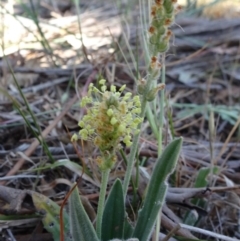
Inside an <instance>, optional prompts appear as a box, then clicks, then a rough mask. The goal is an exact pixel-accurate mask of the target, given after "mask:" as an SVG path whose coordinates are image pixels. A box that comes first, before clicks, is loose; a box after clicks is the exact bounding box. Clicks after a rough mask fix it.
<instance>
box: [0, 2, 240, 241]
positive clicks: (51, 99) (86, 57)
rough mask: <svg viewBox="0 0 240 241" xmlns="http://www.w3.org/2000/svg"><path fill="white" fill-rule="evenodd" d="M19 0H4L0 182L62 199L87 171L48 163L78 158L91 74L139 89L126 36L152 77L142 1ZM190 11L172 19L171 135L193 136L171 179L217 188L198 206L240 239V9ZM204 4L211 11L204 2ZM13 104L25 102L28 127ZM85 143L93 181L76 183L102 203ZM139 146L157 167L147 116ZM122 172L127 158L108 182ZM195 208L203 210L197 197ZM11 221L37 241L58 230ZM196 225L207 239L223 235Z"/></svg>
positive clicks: (203, 219) (207, 223)
mask: <svg viewBox="0 0 240 241" xmlns="http://www.w3.org/2000/svg"><path fill="white" fill-rule="evenodd" d="M11 3H12V2H11V1H8V3H6V2H5V1H2V2H1V11H2V12H1V19H2V23H1V26H0V28H1V41H2V43H1V45H2V46H3V47H4V54H5V55H6V58H4V56H3V55H4V54H3V51H0V67H1V69H0V182H1V184H2V185H7V186H9V187H14V188H20V189H30V190H36V191H38V192H41V193H42V194H44V195H46V196H48V197H51V198H53V200H55V201H56V202H58V203H61V201H62V199H63V197H64V196H65V194H66V193H67V191H68V190H69V185H70V183H72V182H73V181H75V180H76V179H77V178H78V177H79V176H81V174H82V173H81V172H80V171H78V170H73V169H71V168H70V167H68V166H67V164H66V165H65V166H64V165H63V166H61V167H58V168H51V167H52V166H50V167H48V168H46V169H43V170H42V169H41V168H42V167H44V166H46V164H49V163H50V164H51V163H52V161H53V162H59V161H60V160H63V159H69V160H72V161H75V162H77V163H81V162H80V160H79V155H78V153H76V150H75V148H74V147H73V145H72V143H71V141H70V137H71V135H72V133H74V132H76V131H78V126H77V123H78V120H79V119H80V118H81V116H82V115H83V111H82V110H80V108H79V104H78V101H79V99H80V98H81V96H83V95H84V94H85V93H86V88H87V85H88V84H89V83H90V82H96V80H97V79H98V78H99V76H104V77H105V78H106V79H107V80H108V81H109V82H110V83H115V84H116V85H122V84H127V86H128V88H129V89H130V90H131V91H135V87H134V74H135V69H134V64H133V63H132V59H131V56H130V54H129V49H128V45H127V44H126V41H127V42H128V43H129V46H130V48H131V49H132V51H133V53H134V54H135V56H138V65H139V70H140V73H141V75H142V77H144V75H145V73H146V67H145V65H144V58H143V57H144V52H143V51H142V48H141V47H139V46H140V41H141V40H140V37H139V35H140V33H141V28H142V27H140V26H141V25H140V23H139V22H136V20H137V19H138V15H139V7H138V6H137V5H135V4H134V1H133V2H132V3H131V4H127V3H122V5H121V6H118V7H117V6H116V5H117V4H116V5H114V4H104V1H99V2H97V3H96V2H95V1H92V0H90V1H82V2H81V6H80V9H79V11H80V12H81V14H80V17H77V15H76V13H78V9H77V8H76V6H75V5H74V4H73V3H72V2H71V1H56V2H54V1H42V2H41V4H40V5H39V6H38V5H37V1H36V2H35V1H34V2H33V5H31V4H30V3H31V1H29V2H28V1H26V5H21V4H15V5H12V4H11ZM13 3H14V2H13ZM24 6H25V7H24ZM231 6H232V5H231ZM237 7H238V4H236V5H235V8H234V12H238V11H239V10H238V8H237ZM119 9H121V11H120V10H119ZM223 9H225V7H224V8H223ZM190 10H192V8H190ZM190 10H189V11H183V12H181V13H180V14H179V15H178V17H177V19H176V24H174V25H173V28H172V29H173V32H174V36H173V39H172V42H171V49H170V51H169V52H168V55H167V59H166V66H167V73H166V76H167V79H166V83H167V85H166V103H167V105H166V111H165V116H166V122H165V127H166V128H165V129H166V132H165V133H164V136H165V138H164V144H166V143H167V142H168V141H169V140H168V137H169V134H170V133H171V134H173V135H175V136H183V137H184V145H183V150H182V153H181V159H180V160H179V164H178V167H177V171H176V173H175V177H172V179H171V180H170V182H171V185H172V186H174V187H178V188H180V187H182V188H183V187H184V188H189V189H188V190H192V189H191V188H193V187H200V186H201V187H204V188H206V187H209V188H210V189H211V190H212V192H211V195H208V196H207V197H205V198H204V199H203V200H202V202H204V203H203V205H202V206H201V205H200V206H201V207H202V208H203V209H204V210H205V213H201V211H200V210H198V215H199V217H200V218H199V222H198V223H197V226H198V227H200V228H202V229H206V230H211V231H213V232H215V233H218V234H224V235H226V236H228V237H233V238H234V237H235V238H236V240H239V239H240V226H239V223H240V220H239V207H240V199H239V195H240V189H239V186H238V184H239V183H240V175H239V174H240V173H239V172H240V145H239V137H240V131H239V130H240V128H239V124H240V105H239V101H240V65H239V60H240V45H239V40H240V18H237V16H238V14H229V13H230V12H229V11H227V12H228V14H226V11H223V10H221V11H222V12H224V14H219V15H221V17H222V16H224V17H226V16H227V18H217V19H216V16H219V15H217V14H213V15H210V16H211V17H212V18H215V19H214V20H213V19H212V20H210V19H208V18H206V17H200V16H199V15H198V16H196V15H191V16H189V15H190V14H189V13H190ZM214 10H215V11H216V8H214ZM235 10H236V11H235ZM33 12H35V15H34V14H33ZM209 12H211V11H210V10H209ZM217 12H218V13H219V12H220V11H217ZM204 14H205V15H208V16H209V13H207V10H205V12H204ZM36 16H37V19H36V18H35V17H36ZM34 18H35V23H34V21H33V20H32V19H34ZM38 24H39V28H38ZM3 29H4V31H3ZM40 30H41V31H40ZM80 32H81V33H82V35H81V34H80ZM3 40H4V41H3ZM122 52H123V53H124V54H125V57H126V59H128V61H129V64H126V62H125V61H124V58H123V55H122ZM9 67H11V69H12V70H13V72H14V76H15V78H16V80H17V82H18V84H19V86H20V88H21V90H22V92H23V93H24V96H25V98H26V100H27V101H28V103H29V106H30V108H31V110H32V112H33V114H34V116H35V117H36V122H37V123H38V125H39V129H38V127H36V122H34V121H33V117H32V116H31V115H30V113H29V110H28V108H27V106H26V104H25V103H24V101H23V98H22V96H21V95H20V93H19V89H18V87H17V86H16V83H15V82H14V78H13V75H12V73H11V71H10V68H9ZM13 103H15V106H14V105H13ZM16 105H18V106H20V109H21V110H22V111H23V113H24V115H25V117H26V119H27V120H28V121H29V126H27V125H26V121H25V120H24V119H23V118H22V116H21V115H20V114H19V112H18V111H17V109H16ZM30 127H31V128H30ZM32 130H34V131H35V132H36V133H38V131H39V130H41V133H42V136H43V138H44V139H45V141H46V143H47V145H48V148H49V151H50V153H51V155H52V158H53V160H50V159H49V157H48V155H47V154H46V151H45V150H44V148H43V147H42V146H41V145H39V143H38V142H37V141H36V140H35V139H34V134H33V133H32ZM79 144H80V145H79V153H80V154H81V156H82V157H83V156H84V158H82V159H83V160H84V162H86V163H87V165H88V166H89V167H90V170H91V172H92V173H93V178H92V179H90V178H89V177H88V176H87V175H85V176H82V180H81V182H80V184H79V188H80V191H81V193H82V195H83V196H85V197H86V200H88V202H89V203H90V204H91V205H92V206H93V207H94V208H96V203H97V198H98V192H99V190H98V187H99V177H100V176H99V173H98V170H97V168H96V166H95V165H94V162H93V161H92V160H93V159H94V156H95V155H96V150H94V149H92V146H91V145H90V144H89V143H84V145H83V147H84V148H82V147H81V143H79ZM140 146H141V149H140V152H139V153H140V160H141V161H143V160H145V162H144V164H143V166H142V170H144V171H148V173H151V167H152V165H153V163H154V161H155V158H156V155H157V149H156V141H155V140H154V138H153V134H152V132H151V130H150V128H149V126H148V125H147V124H146V125H144V129H143V134H142V138H141V143H140ZM81 161H82V160H81ZM204 168H205V169H204ZM214 168H215V169H214ZM39 170H40V171H39ZM200 170H206V171H209V170H213V171H210V173H209V175H207V178H206V182H204V181H205V180H201V183H200V184H199V183H197V182H196V180H198V179H197V177H198V174H199V172H200ZM123 175H124V167H122V166H121V165H120V164H119V165H118V167H117V168H116V170H114V171H113V172H112V175H111V180H114V179H115V178H116V177H120V178H121V177H122V176H123ZM144 178H145V177H142V179H141V182H142V183H141V184H142V186H141V185H140V191H139V197H140V198H141V191H143V190H141V188H143V186H144V185H145V179H144ZM173 191H174V190H173ZM129 196H130V194H129ZM177 204H179V203H178V201H176V203H174V204H172V205H169V207H170V208H171V210H173V211H174V212H175V215H177V216H178V217H179V218H182V219H184V217H185V215H186V211H185V209H182V208H179V205H177ZM180 204H181V203H180ZM207 204H208V205H207ZM0 205H2V204H1V203H0ZM186 206H187V208H188V210H189V208H190V210H191V207H190V206H188V205H186ZM2 207H3V206H1V208H0V210H2ZM193 210H196V209H195V208H194V207H193V208H192V212H193ZM92 219H94V211H93V217H92ZM168 224H169V223H168V221H166V220H165V221H164V220H163V222H162V226H163V227H162V232H163V233H166V232H167V231H166V230H169V229H171V228H173V226H168ZM2 225H3V224H2ZM2 227H4V229H3V230H2V234H1V236H0V240H14V239H13V238H11V237H14V238H15V239H16V240H33V239H31V237H32V238H33V237H34V234H36V233H37V234H38V235H37V236H38V237H39V239H37V238H36V236H35V237H34V240H35V241H36V240H51V237H50V235H48V234H46V233H45V232H44V230H43V228H42V227H41V224H40V222H39V221H38V222H37V226H36V224H34V225H33V224H31V223H27V224H24V225H20V224H19V223H14V222H13V223H11V224H4V225H3V226H2ZM0 229H1V223H0ZM193 234H194V235H196V236H197V237H199V238H202V239H205V240H217V239H214V238H210V237H208V236H206V235H200V234H197V233H193ZM186 237H188V234H186ZM218 240H220V239H218Z"/></svg>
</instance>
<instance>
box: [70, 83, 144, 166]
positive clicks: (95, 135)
mask: <svg viewBox="0 0 240 241" xmlns="http://www.w3.org/2000/svg"><path fill="white" fill-rule="evenodd" d="M99 84H100V89H98V88H96V87H95V86H94V85H93V84H90V85H89V89H88V94H87V96H85V97H84V98H83V99H82V101H81V107H85V106H88V107H87V114H86V115H84V117H83V118H82V120H80V121H79V123H78V125H79V126H80V127H81V130H80V131H79V136H80V137H81V138H82V139H83V140H92V141H93V143H94V144H95V146H96V147H98V148H99V150H100V152H101V154H102V157H103V159H106V157H107V159H109V158H110V159H111V160H109V161H110V162H111V163H112V162H113V161H114V158H115V153H116V150H117V149H118V148H119V147H120V142H123V143H125V145H126V146H127V147H129V146H131V145H132V135H134V134H137V133H138V132H139V131H140V130H139V124H140V123H141V122H142V121H143V118H140V117H139V114H140V113H141V102H140V98H139V96H138V95H136V96H134V97H132V93H130V92H127V93H125V94H123V91H124V89H125V87H126V85H123V86H122V87H121V88H120V89H119V90H118V91H117V88H116V86H114V85H111V87H110V90H107V86H106V80H104V79H102V80H100V81H99ZM77 139H78V135H77V134H74V135H73V137H72V140H77ZM102 157H101V158H98V162H99V163H100V166H101V162H102V161H103V160H102ZM110 166H111V165H110Z"/></svg>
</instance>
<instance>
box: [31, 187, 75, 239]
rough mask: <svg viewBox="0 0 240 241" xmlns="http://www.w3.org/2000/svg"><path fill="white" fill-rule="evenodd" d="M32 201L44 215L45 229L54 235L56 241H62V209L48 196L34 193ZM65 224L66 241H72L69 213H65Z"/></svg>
mask: <svg viewBox="0 0 240 241" xmlns="http://www.w3.org/2000/svg"><path fill="white" fill-rule="evenodd" d="M31 195H32V200H33V203H34V206H35V208H36V209H37V210H38V211H39V213H43V211H44V216H43V218H42V222H43V225H44V228H45V229H46V230H47V231H48V232H49V233H51V234H52V235H53V239H54V241H59V240H60V220H59V215H60V207H59V206H58V205H57V204H56V203H55V202H53V201H52V200H51V199H49V198H47V197H46V196H44V195H42V194H39V193H37V192H32V193H31ZM63 223H64V240H65V241H72V239H71V235H70V228H69V217H68V214H67V212H66V211H65V210H64V211H63Z"/></svg>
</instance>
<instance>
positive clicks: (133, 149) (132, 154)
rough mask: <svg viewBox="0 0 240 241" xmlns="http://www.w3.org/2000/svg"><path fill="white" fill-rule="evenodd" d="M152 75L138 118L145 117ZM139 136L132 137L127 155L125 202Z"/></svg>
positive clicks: (124, 183)
mask: <svg viewBox="0 0 240 241" xmlns="http://www.w3.org/2000/svg"><path fill="white" fill-rule="evenodd" d="M153 75H154V73H150V75H149V78H148V80H147V84H146V88H145V91H144V93H143V96H142V103H141V108H142V110H141V115H140V117H142V118H144V116H145V112H146V108H147V99H146V96H147V94H148V92H149V90H150V89H151V87H152V83H153V79H154V77H153ZM139 129H140V130H141V124H140V127H139ZM139 136H140V132H139V133H138V134H136V135H135V136H134V137H133V144H132V146H131V150H130V155H129V158H128V163H127V170H126V174H125V177H124V181H123V196H124V200H126V196H127V190H128V185H129V182H130V179H131V174H132V170H133V166H134V161H135V156H136V152H137V148H138V140H139Z"/></svg>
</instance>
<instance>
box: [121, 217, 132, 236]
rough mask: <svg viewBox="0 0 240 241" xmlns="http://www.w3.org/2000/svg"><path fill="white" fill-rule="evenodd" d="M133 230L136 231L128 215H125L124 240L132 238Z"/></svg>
mask: <svg viewBox="0 0 240 241" xmlns="http://www.w3.org/2000/svg"><path fill="white" fill-rule="evenodd" d="M133 231H134V229H133V226H132V225H131V224H130V223H129V221H128V217H125V220H124V234H123V238H124V240H127V239H129V238H131V237H132V234H133Z"/></svg>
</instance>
